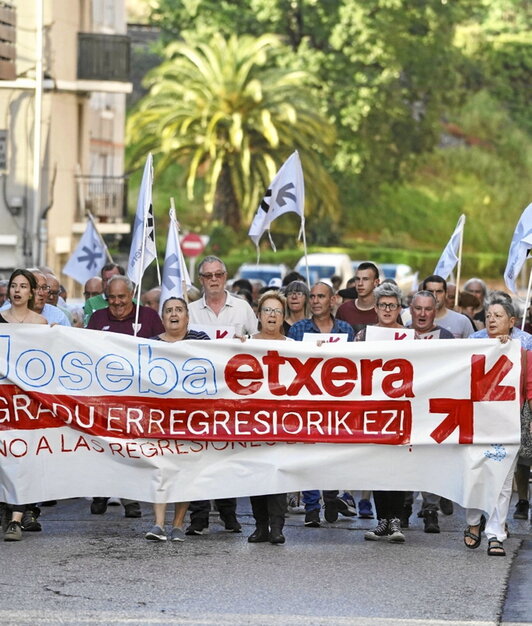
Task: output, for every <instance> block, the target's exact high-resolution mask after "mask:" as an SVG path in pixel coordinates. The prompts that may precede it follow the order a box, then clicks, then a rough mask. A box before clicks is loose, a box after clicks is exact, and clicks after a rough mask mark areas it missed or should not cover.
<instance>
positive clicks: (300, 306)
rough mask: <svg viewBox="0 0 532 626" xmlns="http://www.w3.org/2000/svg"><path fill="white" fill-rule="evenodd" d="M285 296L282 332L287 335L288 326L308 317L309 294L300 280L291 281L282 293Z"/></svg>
mask: <svg viewBox="0 0 532 626" xmlns="http://www.w3.org/2000/svg"><path fill="white" fill-rule="evenodd" d="M284 294H285V296H286V318H285V320H284V322H283V326H284V332H285V334H288V331H289V330H290V326H293V325H294V324H295V323H296V322H299V320H302V319H304V318H305V317H308V315H309V299H310V292H309V289H308V287H307V285H306V284H305V283H304V282H303V281H301V280H293V281H292V282H291V283H289V284H288V285H287V286H286V288H285V292H284Z"/></svg>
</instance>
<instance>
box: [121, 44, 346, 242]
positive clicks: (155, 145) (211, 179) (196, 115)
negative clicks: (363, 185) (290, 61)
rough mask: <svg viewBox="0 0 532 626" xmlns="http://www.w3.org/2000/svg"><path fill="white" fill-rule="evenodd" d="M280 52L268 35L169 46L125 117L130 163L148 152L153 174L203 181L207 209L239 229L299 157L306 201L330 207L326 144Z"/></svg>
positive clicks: (330, 139)
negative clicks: (173, 166)
mask: <svg viewBox="0 0 532 626" xmlns="http://www.w3.org/2000/svg"><path fill="white" fill-rule="evenodd" d="M283 52H285V53H286V52H287V49H286V48H285V47H284V46H283V44H282V42H281V40H280V39H279V38H278V37H277V36H274V35H263V36H261V37H259V38H254V37H250V36H243V37H237V36H232V37H230V38H229V39H225V38H224V37H223V36H221V35H215V36H213V37H212V39H211V40H210V41H209V43H194V42H192V41H184V42H178V43H173V44H170V45H169V46H168V47H167V48H166V50H165V57H166V60H165V61H164V62H163V63H162V64H161V65H160V66H159V67H157V68H155V69H154V70H152V71H151V72H150V73H149V74H148V75H147V77H146V84H147V86H148V87H149V93H148V94H147V95H146V96H145V97H144V98H143V99H142V100H141V101H140V103H139V105H138V107H137V110H136V111H135V112H134V113H133V114H132V115H131V116H130V117H129V120H128V136H129V141H130V143H131V144H132V164H133V165H135V164H136V163H140V162H141V161H142V160H144V159H145V157H146V154H147V153H148V152H149V151H151V152H153V153H154V155H155V156H157V155H159V157H160V158H158V159H156V162H157V166H158V169H164V168H165V167H167V166H168V165H169V164H170V163H174V162H178V163H180V164H182V165H183V166H185V168H186V173H187V183H186V184H187V192H188V196H189V198H190V199H192V197H193V196H194V191H195V188H196V181H197V179H198V178H204V179H205V187H204V188H205V197H204V201H205V208H206V210H207V211H208V212H209V213H212V214H213V217H214V218H215V219H217V220H219V221H220V222H222V223H224V224H226V225H228V226H231V227H232V228H234V229H235V230H236V231H238V230H239V228H240V225H241V221H242V217H243V216H245V217H246V218H247V217H249V216H250V215H252V214H253V213H254V212H255V210H256V208H257V206H258V202H259V201H260V199H261V197H262V195H263V194H264V191H265V190H266V188H267V187H268V185H269V183H270V181H271V180H272V178H273V177H274V176H275V173H276V172H277V170H278V169H279V167H280V165H281V164H282V163H283V161H284V160H285V159H286V158H287V157H288V156H289V155H290V154H291V153H292V152H293V151H294V150H296V149H297V150H298V151H299V154H300V157H301V161H302V164H303V170H304V173H305V176H306V178H307V181H309V180H311V181H312V187H311V188H309V185H308V184H307V190H306V191H307V197H308V200H309V205H310V207H309V208H311V206H312V204H313V200H314V201H315V203H316V205H318V204H319V203H321V206H323V202H324V198H325V199H326V202H325V204H326V207H327V212H329V213H333V214H334V213H335V211H336V210H337V207H338V198H337V190H336V186H335V184H334V182H333V181H332V179H331V177H330V176H329V174H328V173H327V171H326V169H325V168H324V167H323V165H322V161H323V158H324V155H326V154H328V153H330V151H331V148H332V146H333V143H334V139H335V137H334V130H333V127H332V126H331V124H329V123H328V121H327V120H326V119H325V118H324V117H323V116H322V115H321V114H320V113H319V108H318V106H317V104H316V102H315V99H314V98H313V97H312V92H311V89H310V87H309V83H310V81H309V76H308V75H307V74H306V73H305V72H302V71H292V70H287V69H280V68H279V67H277V66H276V65H275V59H276V57H277V56H278V55H280V54H283Z"/></svg>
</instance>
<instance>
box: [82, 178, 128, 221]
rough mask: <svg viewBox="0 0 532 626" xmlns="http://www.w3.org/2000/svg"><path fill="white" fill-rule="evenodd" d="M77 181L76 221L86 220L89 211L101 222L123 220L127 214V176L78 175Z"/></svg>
mask: <svg viewBox="0 0 532 626" xmlns="http://www.w3.org/2000/svg"><path fill="white" fill-rule="evenodd" d="M76 183H77V188H78V210H77V215H76V221H78V222H84V221H85V216H86V213H87V211H90V212H91V213H92V215H93V216H94V217H95V218H96V219H97V220H98V221H99V222H101V223H106V222H107V223H113V222H121V221H122V220H123V219H124V218H125V217H126V216H127V178H126V177H125V176H76Z"/></svg>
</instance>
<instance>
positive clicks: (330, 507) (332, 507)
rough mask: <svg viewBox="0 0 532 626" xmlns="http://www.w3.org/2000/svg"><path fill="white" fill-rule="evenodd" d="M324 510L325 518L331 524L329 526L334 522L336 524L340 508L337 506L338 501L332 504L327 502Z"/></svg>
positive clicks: (333, 501)
mask: <svg viewBox="0 0 532 626" xmlns="http://www.w3.org/2000/svg"><path fill="white" fill-rule="evenodd" d="M324 509H325V510H324V513H323V515H324V517H325V520H326V521H327V522H329V524H331V523H332V522H336V520H337V519H338V506H337V504H336V499H335V500H332V501H330V502H327V501H326V502H325V507H324ZM305 525H306V522H305Z"/></svg>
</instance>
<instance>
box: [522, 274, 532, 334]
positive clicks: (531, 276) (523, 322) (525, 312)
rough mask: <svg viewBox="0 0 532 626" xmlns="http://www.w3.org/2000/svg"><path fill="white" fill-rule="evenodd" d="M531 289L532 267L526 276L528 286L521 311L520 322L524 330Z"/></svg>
mask: <svg viewBox="0 0 532 626" xmlns="http://www.w3.org/2000/svg"><path fill="white" fill-rule="evenodd" d="M531 290H532V268H531V269H530V272H529V276H528V288H527V290H526V300H525V310H524V312H523V321H522V322H521V330H525V323H526V314H527V311H528V307H529V305H530V291H531Z"/></svg>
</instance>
